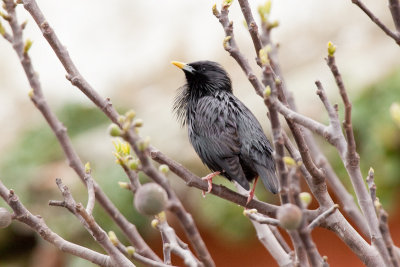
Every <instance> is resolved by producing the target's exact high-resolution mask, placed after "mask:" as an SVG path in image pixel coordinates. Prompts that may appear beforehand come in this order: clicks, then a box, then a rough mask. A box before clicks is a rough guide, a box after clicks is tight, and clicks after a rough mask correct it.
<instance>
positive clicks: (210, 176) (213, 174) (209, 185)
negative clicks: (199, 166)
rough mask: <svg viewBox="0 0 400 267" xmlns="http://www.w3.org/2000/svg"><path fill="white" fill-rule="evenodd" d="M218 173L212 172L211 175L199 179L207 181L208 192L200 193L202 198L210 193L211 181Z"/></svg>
mask: <svg viewBox="0 0 400 267" xmlns="http://www.w3.org/2000/svg"><path fill="white" fill-rule="evenodd" d="M220 173H221V172H213V173H210V174H208V175H206V176H204V177H202V178H201V180H207V183H208V190H207V192H206V191H204V190H203V192H202V194H203V197H206V193H210V192H211V189H212V179H213V178H214V177H215V176H217V175H219V174H220Z"/></svg>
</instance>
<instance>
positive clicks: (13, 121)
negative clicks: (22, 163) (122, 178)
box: [0, 0, 400, 153]
mask: <svg viewBox="0 0 400 267" xmlns="http://www.w3.org/2000/svg"><path fill="white" fill-rule="evenodd" d="M250 2H251V3H252V4H253V8H254V15H255V17H257V12H256V7H257V5H258V4H260V3H263V2H264V1H262V0H261V1H250ZM364 2H365V3H366V4H367V5H368V6H369V7H370V8H371V9H372V10H373V11H374V13H375V14H377V16H378V17H380V18H381V19H382V20H383V21H385V22H386V23H387V24H388V25H389V27H391V28H392V27H393V26H392V25H393V24H392V22H391V17H390V13H389V10H388V9H387V3H386V2H385V1H372V0H370V1H364ZM214 3H215V1H204V0H203V1H196V0H169V1H160V0H146V1H144V0H141V1H139V0H114V1H94V0H85V1H81V0H68V1H60V0H39V1H38V4H39V6H40V7H41V9H42V11H43V13H44V14H45V16H46V18H47V20H48V21H49V23H50V25H51V26H52V27H53V28H54V30H55V31H56V33H57V34H58V36H59V38H60V40H61V42H62V43H63V44H64V45H65V46H66V47H67V49H68V51H69V53H70V55H71V56H72V59H73V60H74V62H75V63H76V65H77V67H78V69H79V70H80V72H81V73H82V75H83V76H84V77H85V78H86V79H87V80H88V82H89V83H90V84H91V85H92V86H93V87H94V88H95V89H96V90H97V91H98V92H99V93H100V94H101V95H102V96H104V97H111V100H112V101H113V104H114V105H115V106H117V107H118V106H122V105H123V106H125V107H127V106H131V107H132V108H134V109H136V110H137V111H138V116H139V117H142V118H143V119H144V120H145V127H144V129H143V131H144V133H145V134H149V135H151V136H152V140H154V144H155V145H156V146H158V147H161V148H163V149H167V150H175V151H176V152H177V153H181V151H180V150H179V149H177V145H176V144H175V143H174V142H168V140H171V138H177V137H179V138H181V137H182V142H183V143H182V146H183V145H187V138H186V133H185V131H184V130H182V129H180V127H179V125H178V123H176V121H175V119H174V118H173V115H172V114H171V107H172V103H173V97H174V94H175V89H177V88H178V87H179V86H181V85H182V84H183V83H184V76H183V74H182V73H181V71H179V70H177V69H176V68H175V67H174V66H172V65H171V64H170V61H171V60H179V61H188V62H191V61H196V60H202V59H209V60H214V61H219V62H220V63H221V64H222V65H223V66H224V67H226V68H227V70H228V72H229V73H230V75H231V77H232V79H233V84H234V91H235V93H236V94H237V95H238V96H239V98H240V99H242V100H243V101H244V102H245V103H246V104H247V105H248V106H249V107H250V109H251V110H253V111H254V112H255V113H256V115H257V116H258V117H259V118H260V120H261V121H262V124H263V126H264V127H265V128H267V129H268V128H269V124H268V123H267V121H266V119H265V113H266V110H265V107H264V106H263V104H262V101H261V99H260V98H259V97H258V96H256V95H255V93H254V90H253V89H252V88H251V86H250V84H249V82H248V81H247V79H246V77H245V76H244V75H243V73H242V72H241V70H240V69H239V67H238V66H237V64H236V63H235V62H234V61H233V59H232V58H230V56H229V55H228V53H227V52H226V51H224V50H223V48H222V40H223V38H224V33H223V30H222V28H221V25H220V24H219V22H218V20H217V19H216V18H215V17H214V16H213V15H212V12H211V7H212V5H213V4H214ZM220 5H221V1H217V6H218V7H220ZM18 14H19V16H20V21H21V22H22V21H24V20H25V19H28V25H27V28H26V31H25V38H30V39H32V40H33V46H32V48H31V50H30V55H31V57H32V61H33V64H34V67H35V69H36V71H37V72H38V73H39V76H40V80H41V83H42V87H43V90H44V93H45V95H46V97H47V99H48V100H49V101H50V102H51V105H52V106H53V107H57V106H59V105H61V104H62V103H65V101H76V102H81V103H86V104H88V105H90V103H89V100H88V99H87V98H86V97H85V96H84V95H83V94H82V93H81V92H80V91H79V90H78V89H76V88H74V87H73V86H72V85H71V84H70V83H69V82H68V81H67V80H66V79H65V71H64V69H63V68H62V66H61V64H60V63H59V61H58V60H57V58H56V56H55V54H54V53H53V51H52V50H51V49H50V47H49V45H48V44H47V42H46V41H45V39H44V38H43V37H42V35H41V33H40V31H39V29H38V27H37V26H36V24H35V23H34V21H33V19H32V18H30V17H29V15H28V14H27V12H26V11H25V10H24V9H23V7H22V6H19V7H18ZM272 17H273V18H274V19H278V20H279V22H280V26H279V28H277V29H276V30H275V31H274V33H273V37H274V40H275V41H276V42H279V43H280V51H279V57H280V62H281V65H282V69H283V73H284V75H285V76H284V78H285V80H286V82H287V85H288V87H289V89H290V90H291V91H293V92H294V94H295V97H297V102H298V103H299V107H300V111H301V112H302V113H306V114H319V113H321V112H320V109H321V104H320V103H319V100H318V98H317V97H316V95H315V93H314V92H315V85H314V81H315V80H317V79H320V80H321V81H322V83H323V84H324V85H325V88H326V89H327V91H328V93H329V95H330V96H331V97H332V99H333V100H335V99H337V93H336V87H334V86H333V83H332V82H333V80H332V77H331V75H330V73H329V69H328V67H327V66H326V64H325V61H324V57H325V56H326V44H327V42H328V41H332V42H333V43H334V44H336V45H337V63H338V65H339V68H340V70H341V72H342V73H343V76H344V78H345V81H346V85H347V87H348V89H349V92H350V95H354V94H355V92H357V91H358V90H360V89H361V88H363V86H365V85H368V84H370V83H372V82H374V81H377V80H378V79H380V78H382V77H384V76H385V75H387V74H388V73H390V72H391V71H392V70H393V68H395V67H399V65H400V62H399V58H400V49H399V47H398V46H397V45H396V44H395V42H394V41H393V40H391V39H390V38H388V37H386V35H385V34H384V33H383V32H382V31H380V30H379V29H378V28H377V27H376V26H375V25H374V24H373V23H372V22H371V21H370V20H369V19H368V18H367V16H366V15H365V14H363V13H362V12H361V11H360V10H359V9H358V8H357V7H356V6H354V5H353V4H352V3H351V1H350V0H336V1H327V0H302V1H291V0H279V1H278V0H277V1H273V8H272ZM230 18H231V20H233V21H234V27H235V34H236V39H237V41H238V43H239V46H240V48H241V49H242V52H244V53H246V54H247V56H248V58H249V60H250V62H251V63H252V64H253V66H254V67H255V68H256V65H255V64H254V60H253V59H254V56H255V54H254V49H253V47H252V43H251V39H250V37H249V35H248V32H247V30H246V29H245V27H244V25H243V21H244V19H243V17H242V14H241V13H240V8H239V4H238V3H237V1H234V3H233V5H232V7H231V13H230ZM3 24H4V23H3ZM257 71H258V70H257ZM28 91H29V86H28V83H27V80H26V78H25V75H24V74H23V71H22V68H21V66H20V64H19V62H18V60H17V57H16V55H15V53H14V51H13V50H12V48H11V46H10V45H9V43H8V42H6V41H5V40H0V124H1V125H3V126H2V131H1V138H0V150H2V149H4V148H6V147H7V145H8V144H9V143H10V141H11V140H13V138H14V137H15V136H17V135H16V133H19V132H20V131H21V130H23V129H24V128H25V127H30V125H31V124H34V123H35V122H37V121H39V120H42V117H41V115H40V114H39V112H37V111H36V110H35V108H34V107H33V105H32V103H31V102H30V100H29V98H28V96H27V93H28ZM314 116H317V115H314ZM6 126H7V127H6ZM166 129H167V130H166ZM155 132H158V133H162V135H158V134H157V133H155ZM178 148H179V147H178ZM108 153H109V152H108ZM171 153H172V152H171Z"/></svg>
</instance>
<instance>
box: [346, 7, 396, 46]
mask: <svg viewBox="0 0 400 267" xmlns="http://www.w3.org/2000/svg"><path fill="white" fill-rule="evenodd" d="M351 2H353V4H355V5H356V6H358V7H359V8H360V9H361V10H362V11H363V12H364V13H365V14H366V15H367V16H368V17H369V18H370V19H371V20H372V22H374V23H375V24H376V25H377V26H378V27H379V28H380V29H381V30H382V31H383V32H384V33H386V34H387V35H388V36H389V37H391V38H392V39H393V40H394V41H395V42H396V43H397V44H398V45H400V35H399V34H398V33H395V32H393V31H391V30H390V29H389V28H388V27H386V25H385V24H383V23H382V21H381V20H380V19H379V18H378V17H376V16H375V15H374V13H372V12H371V10H369V9H368V7H367V6H366V5H364V3H363V2H361V1H360V0H351ZM389 6H390V5H389ZM391 12H392V10H391ZM397 12H398V11H395V13H397ZM392 16H393V13H392ZM396 16H397V14H396ZM397 20H398V18H396V21H397ZM396 21H395V24H396V28H397V27H398V25H397V22H396Z"/></svg>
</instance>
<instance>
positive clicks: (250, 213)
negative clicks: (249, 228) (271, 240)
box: [244, 209, 279, 226]
mask: <svg viewBox="0 0 400 267" xmlns="http://www.w3.org/2000/svg"><path fill="white" fill-rule="evenodd" d="M244 214H245V215H246V216H247V217H249V218H250V220H253V221H256V222H258V223H259V224H268V225H274V226H277V225H279V220H277V219H274V218H269V217H266V216H263V215H261V214H257V210H256V209H252V210H245V211H244Z"/></svg>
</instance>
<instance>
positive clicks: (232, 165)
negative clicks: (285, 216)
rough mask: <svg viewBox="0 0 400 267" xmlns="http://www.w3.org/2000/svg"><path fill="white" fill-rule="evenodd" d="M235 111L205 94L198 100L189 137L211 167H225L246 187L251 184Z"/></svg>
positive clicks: (232, 176)
mask: <svg viewBox="0 0 400 267" xmlns="http://www.w3.org/2000/svg"><path fill="white" fill-rule="evenodd" d="M234 116H235V114H234V112H230V111H229V109H228V107H227V106H224V102H223V101H220V100H218V99H216V98H213V97H203V98H202V99H200V100H199V102H198V103H197V109H196V118H195V123H193V124H192V126H193V129H191V131H193V132H192V134H190V139H191V142H192V144H193V147H194V149H195V150H196V152H197V153H198V154H199V155H200V157H201V158H202V160H203V162H204V163H205V164H206V165H207V166H208V167H209V168H210V169H212V170H221V169H222V170H223V171H224V172H225V174H226V175H227V176H228V178H231V179H233V180H235V181H237V182H238V183H239V184H240V185H241V186H242V187H244V188H245V189H247V190H248V189H249V188H250V187H249V183H248V181H247V179H246V177H245V174H244V172H243V170H242V167H241V165H240V162H239V153H240V149H241V143H240V139H239V135H238V131H237V125H236V118H235V117H234Z"/></svg>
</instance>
